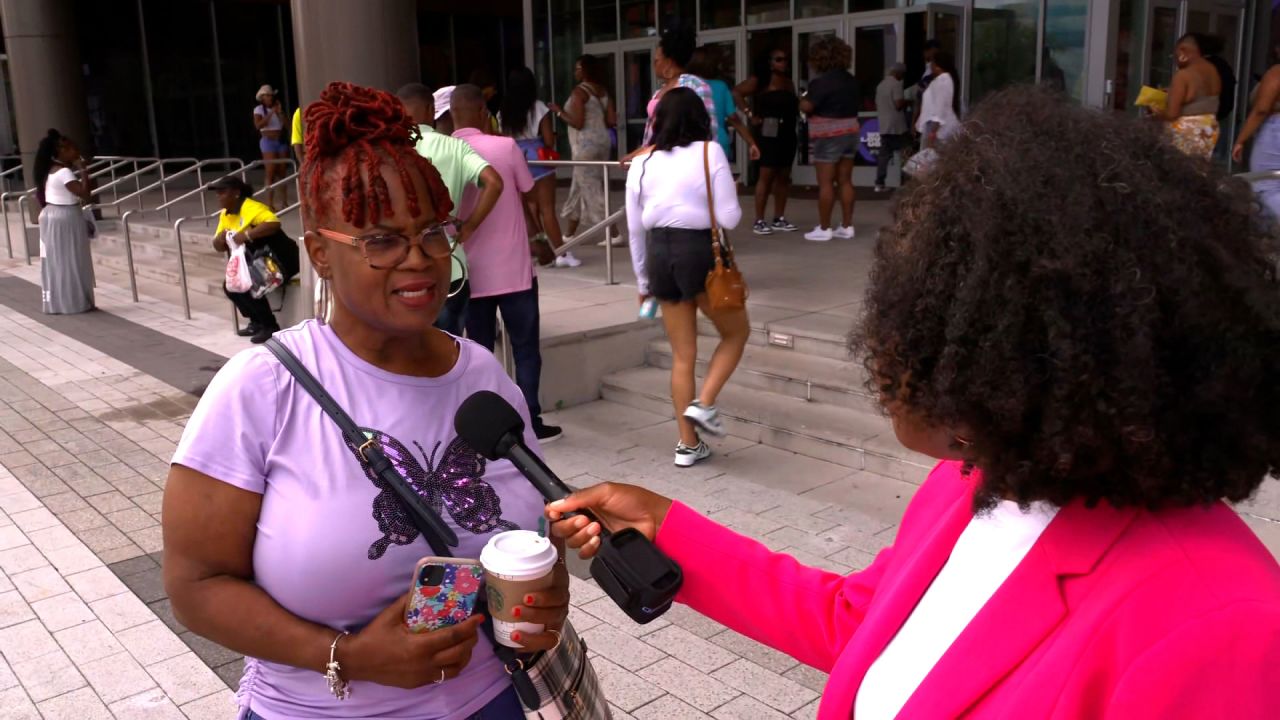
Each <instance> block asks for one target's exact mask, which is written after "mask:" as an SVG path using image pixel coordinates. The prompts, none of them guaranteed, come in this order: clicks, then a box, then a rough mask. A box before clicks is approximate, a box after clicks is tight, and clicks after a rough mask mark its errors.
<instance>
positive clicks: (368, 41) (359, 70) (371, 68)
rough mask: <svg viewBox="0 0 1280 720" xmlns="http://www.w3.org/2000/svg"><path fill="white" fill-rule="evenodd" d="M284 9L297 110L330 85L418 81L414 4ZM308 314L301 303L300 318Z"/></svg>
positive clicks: (410, 0)
mask: <svg viewBox="0 0 1280 720" xmlns="http://www.w3.org/2000/svg"><path fill="white" fill-rule="evenodd" d="M290 9H291V14H292V16H293V56H294V61H295V64H296V65H297V68H298V107H302V108H305V107H306V106H307V104H308V103H312V102H315V101H316V100H317V99H319V97H320V91H322V90H324V87H325V85H328V84H329V83H331V82H333V81H335V80H345V81H347V82H353V83H356V84H357V85H365V86H368V87H376V88H380V89H382V90H387V91H388V92H393V93H394V92H395V91H396V90H398V89H399V88H400V86H402V85H404V84H406V83H411V82H419V81H421V78H422V71H421V68H420V67H419V49H418V9H417V4H416V3H415V1H414V0H291V3H290ZM299 243H301V238H299ZM302 250H303V252H302V263H301V265H302V271H301V272H300V273H299V274H298V277H299V280H300V282H301V285H302V288H301V289H302V293H301V294H302V296H303V297H304V298H306V299H307V300H308V301H310V299H311V298H312V297H314V294H315V283H316V278H315V273H314V272H312V270H311V259H310V258H309V257H307V253H306V248H305V247H303V248H302ZM311 309H312V307H311V303H310V302H308V303H306V305H305V307H304V308H303V311H304V312H305V315H306V316H310V315H311V312H310V310H311ZM299 319H301V318H290V321H291V322H294V321H297V320H299Z"/></svg>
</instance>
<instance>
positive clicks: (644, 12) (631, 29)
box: [619, 0, 658, 40]
mask: <svg viewBox="0 0 1280 720" xmlns="http://www.w3.org/2000/svg"><path fill="white" fill-rule="evenodd" d="M619 10H620V11H621V14H622V38H623V39H624V40H628V39H631V38H643V37H654V36H656V35H657V34H658V17H657V15H658V13H657V6H656V4H655V3H654V1H653V0H622V2H621V3H620V4H619Z"/></svg>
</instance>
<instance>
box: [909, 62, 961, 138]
mask: <svg viewBox="0 0 1280 720" xmlns="http://www.w3.org/2000/svg"><path fill="white" fill-rule="evenodd" d="M955 94H956V83H955V81H954V80H952V79H951V73H942V74H941V75H939V76H938V77H936V78H934V79H933V82H930V83H929V87H927V88H925V91H924V97H923V98H921V100H920V118H919V119H918V120H916V131H917V132H925V123H931V122H936V123H938V125H939V127H938V137H940V138H945V137H947V136H948V135H950V134H951V133H952V132H954V131H955V130H956V129H957V128H959V127H960V118H958V117H956V111H955V108H953V107H951V100H952V98H953V97H955Z"/></svg>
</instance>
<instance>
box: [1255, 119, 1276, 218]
mask: <svg viewBox="0 0 1280 720" xmlns="http://www.w3.org/2000/svg"><path fill="white" fill-rule="evenodd" d="M1249 169H1250V170H1252V171H1254V172H1260V171H1262V170H1280V115H1272V116H1271V117H1269V118H1267V120H1266V122H1264V123H1263V124H1262V127H1261V128H1259V129H1258V134H1257V135H1256V136H1255V137H1254V139H1253V150H1252V152H1250V153H1249ZM1253 190H1254V192H1256V193H1257V194H1258V199H1259V200H1261V201H1262V206H1263V207H1265V208H1266V209H1267V210H1270V211H1271V214H1272V215H1274V216H1275V218H1276V219H1277V220H1280V180H1262V181H1259V182H1256V183H1254V184H1253Z"/></svg>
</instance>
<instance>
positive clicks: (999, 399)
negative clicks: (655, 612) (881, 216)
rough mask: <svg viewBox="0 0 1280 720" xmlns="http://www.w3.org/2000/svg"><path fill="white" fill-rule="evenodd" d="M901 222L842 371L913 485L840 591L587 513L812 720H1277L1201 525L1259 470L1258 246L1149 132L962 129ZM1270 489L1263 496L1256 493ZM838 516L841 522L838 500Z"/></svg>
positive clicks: (1279, 458)
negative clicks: (651, 558) (934, 463)
mask: <svg viewBox="0 0 1280 720" xmlns="http://www.w3.org/2000/svg"><path fill="white" fill-rule="evenodd" d="M939 154H940V157H939V160H938V163H937V165H936V166H935V167H934V168H933V169H931V171H930V175H929V176H928V177H927V178H925V179H923V180H921V181H920V182H917V183H915V184H914V187H913V188H912V189H909V190H906V191H904V193H903V194H902V195H901V196H900V198H899V201H898V204H897V206H896V208H895V212H894V220H893V222H892V224H891V225H890V226H889V227H887V228H885V230H884V231H883V232H882V233H881V236H880V239H879V241H878V244H877V248H876V264H875V267H874V269H873V270H872V273H871V285H870V288H869V290H868V292H867V297H866V312H865V317H864V318H863V319H862V321H861V322H860V324H859V327H858V329H857V331H856V332H855V343H854V346H855V349H856V350H857V351H858V354H859V355H860V356H861V357H862V358H863V359H865V361H866V365H867V368H868V369H869V371H870V372H869V374H870V377H871V378H872V380H871V381H870V382H869V387H871V388H872V389H873V390H874V391H875V392H877V393H879V395H880V397H881V401H882V403H883V404H884V406H885V408H886V410H887V411H888V412H889V414H890V415H891V417H892V420H893V426H894V430H895V432H896V433H897V435H898V438H899V440H900V441H901V442H902V444H903V445H905V446H907V447H908V448H911V449H913V450H916V451H919V452H923V453H926V454H928V455H931V456H933V457H936V458H938V459H939V460H941V462H940V463H939V465H938V467H937V468H936V469H935V470H934V472H933V473H932V474H931V475H930V476H929V479H928V480H927V481H926V482H925V483H924V485H922V486H921V487H920V489H919V490H918V491H917V493H916V495H915V497H914V498H913V499H912V501H911V504H910V506H909V507H908V508H907V511H906V514H905V515H904V516H903V518H902V523H901V525H900V527H899V528H898V532H897V537H896V539H895V541H894V544H893V545H892V546H891V547H889V548H887V549H885V550H884V551H882V552H881V553H880V554H879V556H877V557H876V559H875V562H873V563H872V564H871V565H870V566H869V567H867V568H865V569H864V570H862V571H860V572H856V573H854V574H852V575H849V576H847V577H842V576H839V575H836V574H833V573H829V572H825V571H822V570H818V569H814V568H810V567H805V566H803V565H800V564H799V563H797V562H796V561H795V560H794V559H792V558H790V557H788V556H786V555H783V554H780V553H775V552H771V551H769V550H768V549H767V548H765V547H764V546H763V545H760V544H759V543H756V542H754V541H752V540H750V539H748V538H745V537H743V536H741V535H738V534H736V533H734V532H732V531H730V530H728V529H726V528H724V527H721V526H720V525H717V524H716V523H714V522H712V521H711V520H708V519H707V518H705V517H702V516H700V515H698V514H697V513H695V512H694V511H692V510H690V509H689V508H688V507H686V506H684V505H682V504H680V503H678V502H673V501H671V500H669V499H667V498H664V497H661V496H658V495H655V494H653V493H651V492H648V491H646V490H643V489H641V488H637V487H632V486H627V485H615V484H604V485H597V486H595V487H592V488H588V489H586V490H583V491H582V492H580V493H577V494H575V495H574V496H573V497H571V498H569V499H567V500H565V501H562V502H560V503H554V504H552V505H551V506H550V508H549V510H548V514H549V515H550V517H551V519H552V520H556V521H558V522H556V523H555V525H554V528H555V532H556V533H557V534H558V535H560V536H561V537H564V538H566V539H567V540H568V542H569V544H570V546H572V547H577V548H580V552H581V554H583V555H584V556H588V557H589V556H591V555H593V554H594V552H595V550H596V548H597V547H598V540H597V535H598V533H599V526H598V525H595V524H591V525H588V523H587V521H586V520H585V519H584V518H582V517H580V516H574V517H571V518H569V519H565V520H562V519H561V518H562V514H563V513H565V512H568V511H570V510H574V509H579V508H583V507H590V508H592V509H593V510H594V511H595V512H596V513H597V515H598V516H599V517H600V519H601V520H602V521H603V522H604V523H605V524H607V525H609V526H610V527H612V528H615V529H618V528H623V527H635V528H637V529H639V530H640V531H641V532H643V533H645V534H647V535H648V536H650V537H653V538H656V542H657V544H658V546H659V547H660V548H661V549H663V550H664V551H666V552H667V553H668V554H670V555H671V556H672V557H673V558H674V559H675V560H676V561H677V562H679V563H680V565H681V566H682V567H683V568H684V573H685V583H684V588H683V590H682V591H681V594H680V596H679V598H678V599H679V600H680V601H681V602H684V603H687V604H689V605H690V606H691V607H693V608H694V609H696V610H698V611H699V612H702V613H704V614H706V615H707V616H709V617H711V618H713V619H715V620H717V621H719V622H722V623H724V624H726V625H728V626H729V627H731V628H733V629H735V630H737V631H738V632H741V633H744V634H746V635H749V636H751V637H753V638H755V639H757V640H759V641H761V642H763V643H765V644H768V645H770V646H771V647H774V648H777V649H779V650H781V651H783V652H786V653H789V654H790V655H792V656H793V657H795V658H796V659H798V660H800V661H803V662H805V663H807V664H809V665H812V666H814V667H816V668H818V669H820V670H823V671H826V672H829V673H830V674H831V679H830V681H829V683H828V685H827V688H826V690H825V692H824V693H823V698H822V705H821V707H820V709H819V714H818V715H819V718H821V719H822V720H846V719H847V718H850V717H854V718H856V720H880V719H882V718H892V717H903V718H952V717H959V716H966V717H982V718H988V717H996V718H1018V719H1020V720H1021V719H1023V718H1090V719H1092V718H1118V719H1120V718H1123V719H1125V720H1130V719H1135V718H1136V719H1143V718H1196V719H1200V718H1222V719H1224V720H1225V719H1227V718H1230V719H1232V720H1242V719H1245V720H1247V719H1254V718H1258V719H1260V718H1272V719H1274V718H1277V717H1280V566H1278V565H1277V563H1276V561H1275V559H1274V558H1273V557H1272V555H1271V554H1270V553H1269V552H1268V551H1267V549H1266V548H1265V547H1264V546H1263V545H1262V544H1261V543H1260V542H1259V541H1258V539H1257V538H1256V537H1255V536H1254V535H1253V533H1252V532H1251V531H1250V530H1249V529H1248V527H1247V526H1246V525H1245V524H1244V523H1243V522H1242V521H1241V520H1240V518H1239V517H1238V516H1237V515H1236V514H1235V513H1234V512H1233V511H1232V510H1231V509H1230V508H1229V507H1228V506H1227V505H1226V504H1225V503H1224V500H1226V501H1240V500H1243V499H1245V498H1247V497H1249V496H1250V495H1251V494H1252V493H1253V492H1254V491H1255V490H1257V488H1258V486H1259V485H1260V483H1262V482H1264V476H1268V475H1270V476H1272V477H1274V476H1275V474H1276V471H1277V468H1278V467H1280V380H1277V375H1276V369H1275V364H1276V362H1277V358H1280V284H1278V282H1277V276H1276V266H1275V264H1274V258H1275V257H1277V255H1276V251H1277V242H1276V239H1277V238H1276V234H1275V232H1276V231H1275V229H1274V228H1273V227H1271V226H1270V225H1268V224H1266V222H1265V220H1264V218H1263V217H1262V216H1261V215H1258V214H1257V211H1256V208H1255V203H1254V202H1253V200H1252V197H1251V195H1250V190H1249V188H1248V187H1247V186H1246V185H1245V184H1244V183H1240V182H1236V181H1231V180H1229V179H1228V178H1226V177H1224V176H1223V175H1222V173H1221V172H1220V171H1219V170H1217V169H1216V168H1210V167H1209V166H1208V164H1206V163H1202V162H1199V161H1196V160H1193V159H1191V158H1188V157H1186V156H1184V155H1182V154H1181V153H1179V152H1178V151H1177V150H1176V149H1175V148H1174V147H1173V146H1172V145H1171V144H1169V143H1168V142H1167V140H1166V139H1165V138H1163V137H1162V136H1161V135H1160V134H1159V133H1158V132H1157V131H1156V130H1153V129H1151V128H1149V127H1146V126H1144V124H1142V123H1139V122H1136V121H1134V120H1131V119H1127V118H1123V117H1119V116H1115V115H1110V114H1102V113H1095V112H1093V111H1090V110H1086V109H1083V108H1080V107H1076V106H1074V105H1070V104H1068V103H1066V102H1065V101H1062V100H1060V99H1059V98H1057V97H1056V96H1054V95H1051V94H1048V93H1046V92H1044V91H1039V90H1034V89H1026V88H1024V89H1017V90H1010V91H1006V92H1003V93H1000V94H998V95H996V96H994V97H991V98H989V99H987V100H985V101H984V102H983V103H982V104H981V105H980V106H979V107H978V108H977V110H976V111H975V112H974V114H973V115H972V117H971V119H970V120H969V121H968V122H966V123H965V125H964V127H963V129H962V131H961V132H959V133H957V134H956V135H955V136H954V137H953V139H952V140H951V141H949V142H948V144H947V145H946V146H945V147H943V148H941V149H940V151H939ZM1266 482H1274V480H1266ZM852 500H854V501H856V498H852Z"/></svg>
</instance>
